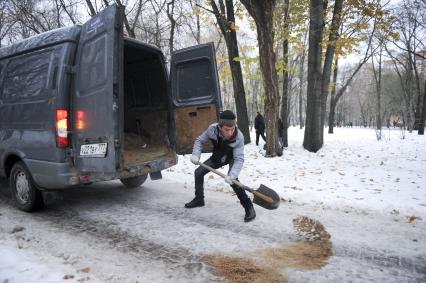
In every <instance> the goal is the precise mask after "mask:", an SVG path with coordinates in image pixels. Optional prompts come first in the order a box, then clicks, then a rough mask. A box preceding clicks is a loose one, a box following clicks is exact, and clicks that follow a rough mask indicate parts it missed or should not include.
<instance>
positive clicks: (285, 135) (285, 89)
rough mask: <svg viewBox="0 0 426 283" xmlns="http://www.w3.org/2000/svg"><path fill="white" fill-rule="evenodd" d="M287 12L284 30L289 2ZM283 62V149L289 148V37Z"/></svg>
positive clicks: (285, 43) (286, 12)
mask: <svg viewBox="0 0 426 283" xmlns="http://www.w3.org/2000/svg"><path fill="white" fill-rule="evenodd" d="M284 3H285V10H284V29H285V30H287V29H288V21H289V14H288V13H289V0H284ZM283 60H284V70H283V96H282V101H281V121H282V123H283V128H284V129H283V136H282V139H283V147H288V116H289V115H288V114H289V110H288V104H289V103H288V90H289V77H288V36H286V38H285V39H284V41H283Z"/></svg>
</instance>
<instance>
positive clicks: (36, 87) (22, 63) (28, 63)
mask: <svg viewBox="0 0 426 283" xmlns="http://www.w3.org/2000/svg"><path fill="white" fill-rule="evenodd" d="M50 57H51V50H45V51H43V52H41V53H36V54H29V55H24V56H19V57H17V58H14V59H11V60H10V62H9V64H8V65H7V67H6V74H5V77H4V88H3V95H2V98H3V101H4V102H16V101H21V100H25V101H32V100H37V99H40V98H41V97H46V96H47V94H48V93H47V91H45V90H46V84H47V74H48V71H49V63H50Z"/></svg>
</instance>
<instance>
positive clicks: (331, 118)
mask: <svg viewBox="0 0 426 283" xmlns="http://www.w3.org/2000/svg"><path fill="white" fill-rule="evenodd" d="M338 61H339V60H338V59H337V58H336V59H335V60H334V71H333V89H332V90H331V96H330V113H329V114H328V133H329V134H333V133H334V132H333V129H334V116H335V113H336V112H335V111H336V104H337V101H336V84H337V74H338V66H337V64H338V63H339V62H338Z"/></svg>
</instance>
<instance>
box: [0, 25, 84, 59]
mask: <svg viewBox="0 0 426 283" xmlns="http://www.w3.org/2000/svg"><path fill="white" fill-rule="evenodd" d="M80 31H81V26H79V25H75V26H71V27H63V28H58V29H54V30H51V31H47V32H44V33H40V34H37V35H34V36H31V37H29V38H26V39H24V40H21V41H19V42H17V43H14V44H12V45H9V46H6V47H3V48H0V59H4V58H6V57H10V56H13V55H18V54H19V53H22V52H25V51H29V50H31V49H38V48H42V47H47V46H50V45H52V44H58V43H61V42H66V41H68V42H69V41H71V42H73V41H74V42H76V41H77V40H78V36H79V35H80Z"/></svg>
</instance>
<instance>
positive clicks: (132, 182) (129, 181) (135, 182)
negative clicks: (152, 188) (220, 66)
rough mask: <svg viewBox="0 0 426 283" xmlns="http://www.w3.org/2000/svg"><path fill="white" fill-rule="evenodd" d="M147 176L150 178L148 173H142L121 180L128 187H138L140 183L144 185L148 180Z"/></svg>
mask: <svg viewBox="0 0 426 283" xmlns="http://www.w3.org/2000/svg"><path fill="white" fill-rule="evenodd" d="M147 178H148V174H145V175H142V176H136V177H130V178H125V179H120V181H121V183H123V185H125V186H126V187H127V188H137V187H139V186H140V185H142V184H143V183H144V182H145V181H146V179H147Z"/></svg>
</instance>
